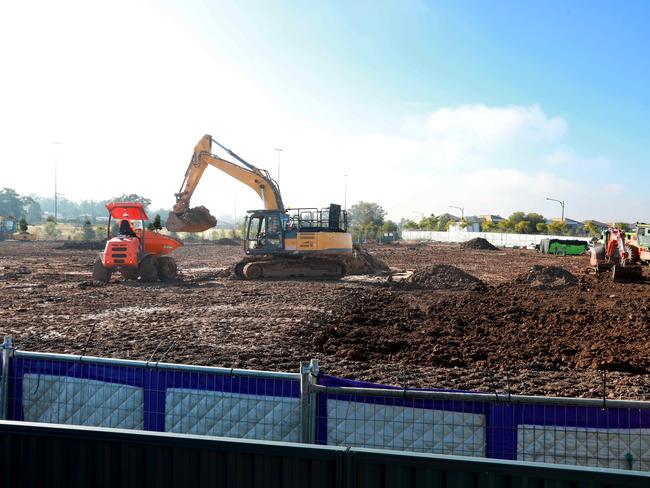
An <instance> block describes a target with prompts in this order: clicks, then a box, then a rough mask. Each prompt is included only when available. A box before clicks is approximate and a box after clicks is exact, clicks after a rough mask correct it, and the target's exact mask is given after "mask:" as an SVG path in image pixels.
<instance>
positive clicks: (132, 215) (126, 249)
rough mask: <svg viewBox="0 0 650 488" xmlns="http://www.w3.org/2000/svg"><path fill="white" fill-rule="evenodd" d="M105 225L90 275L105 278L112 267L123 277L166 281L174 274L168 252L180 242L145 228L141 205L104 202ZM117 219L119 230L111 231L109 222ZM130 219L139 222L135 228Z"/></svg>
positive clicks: (173, 263) (146, 218)
mask: <svg viewBox="0 0 650 488" xmlns="http://www.w3.org/2000/svg"><path fill="white" fill-rule="evenodd" d="M106 209H107V210H108V228H107V236H108V239H107V241H106V247H105V248H104V252H101V253H99V256H98V257H97V259H96V260H95V263H94V265H93V279H95V280H97V281H101V282H104V283H106V282H108V281H109V280H110V278H111V274H112V273H113V272H114V271H119V272H120V273H121V274H122V276H123V277H124V278H126V279H130V280H137V279H138V278H140V280H142V281H157V280H161V281H169V280H172V279H174V278H175V277H176V274H177V267H176V261H174V258H172V257H171V256H169V254H170V253H171V252H172V251H174V250H175V249H177V248H179V247H181V246H182V245H183V244H182V243H181V242H180V241H178V240H176V239H174V238H172V237H169V236H165V235H163V234H159V233H158V232H154V231H149V230H145V224H144V223H145V221H147V220H149V217H147V213H146V212H145V210H144V206H143V205H142V204H141V203H135V202H113V203H109V204H107V205H106ZM113 220H118V221H119V225H118V232H117V234H116V235H111V222H112V221H113ZM133 221H139V222H141V228H139V229H135V228H134V227H133V225H132V222H133Z"/></svg>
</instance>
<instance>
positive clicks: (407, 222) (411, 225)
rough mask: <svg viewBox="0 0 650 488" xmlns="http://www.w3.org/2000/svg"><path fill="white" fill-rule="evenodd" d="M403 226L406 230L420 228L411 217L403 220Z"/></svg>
mask: <svg viewBox="0 0 650 488" xmlns="http://www.w3.org/2000/svg"><path fill="white" fill-rule="evenodd" d="M401 227H402V229H404V230H418V229H419V228H420V227H419V226H418V224H417V223H416V222H413V221H412V220H409V219H407V220H404V221H402V223H401Z"/></svg>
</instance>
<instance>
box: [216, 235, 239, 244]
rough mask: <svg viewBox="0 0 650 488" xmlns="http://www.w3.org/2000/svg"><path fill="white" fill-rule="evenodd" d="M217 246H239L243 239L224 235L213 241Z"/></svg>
mask: <svg viewBox="0 0 650 488" xmlns="http://www.w3.org/2000/svg"><path fill="white" fill-rule="evenodd" d="M213 242H214V243H215V244H216V245H217V246H239V245H241V241H240V240H237V239H229V238H228V237H222V238H221V239H216V240H215V241H213Z"/></svg>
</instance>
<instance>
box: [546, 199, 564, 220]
mask: <svg viewBox="0 0 650 488" xmlns="http://www.w3.org/2000/svg"><path fill="white" fill-rule="evenodd" d="M546 199H547V200H549V201H551V202H557V203H559V204H560V205H562V223H564V200H557V199H555V198H548V197H546Z"/></svg>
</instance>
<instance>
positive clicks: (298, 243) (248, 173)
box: [166, 135, 372, 279]
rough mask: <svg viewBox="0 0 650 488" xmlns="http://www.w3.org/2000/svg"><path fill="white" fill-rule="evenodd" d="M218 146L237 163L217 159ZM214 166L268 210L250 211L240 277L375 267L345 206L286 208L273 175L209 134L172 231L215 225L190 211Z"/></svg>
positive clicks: (190, 171) (325, 274) (179, 199)
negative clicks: (356, 242)
mask: <svg viewBox="0 0 650 488" xmlns="http://www.w3.org/2000/svg"><path fill="white" fill-rule="evenodd" d="M213 143H214V144H215V145H216V146H218V147H219V148H221V149H222V150H223V151H225V153H226V154H228V155H229V156H230V157H231V158H232V159H234V160H235V161H236V162H231V161H228V160H226V159H224V158H222V157H220V156H218V155H216V154H213V152H212V144H213ZM209 165H210V166H214V167H215V168H217V169H219V170H221V171H223V172H224V173H226V174H228V175H230V176H232V177H233V178H235V179H236V180H238V181H240V182H242V183H244V184H245V185H247V186H248V187H250V188H251V189H252V190H253V191H255V192H256V193H257V194H258V195H259V196H260V198H261V199H262V204H263V208H262V209H260V210H249V211H248V216H247V217H246V222H245V237H244V251H245V254H246V257H245V258H244V259H242V260H241V261H240V262H239V263H237V264H236V265H235V267H234V273H235V275H237V276H238V277H240V278H245V279H260V278H288V277H302V278H339V277H341V276H343V275H345V274H360V273H359V270H360V269H362V268H366V269H370V268H372V263H371V262H369V255H367V254H365V255H364V254H363V253H362V252H361V251H360V250H358V249H354V248H353V245H352V237H351V235H350V233H349V232H348V231H347V213H346V212H345V211H344V210H341V206H340V205H336V204H331V205H330V206H329V207H328V208H323V209H319V208H298V209H288V208H285V206H284V203H283V202H282V196H281V194H280V188H279V187H278V184H277V182H276V181H274V180H273V178H271V176H270V175H269V173H268V171H266V170H263V169H260V168H258V167H256V166H254V165H252V164H250V163H248V162H247V161H245V160H244V159H242V158H241V157H239V156H238V155H237V154H235V153H234V152H232V151H231V150H229V149H228V148H226V147H224V146H223V145H221V144H220V143H219V142H217V141H216V140H215V139H213V138H212V136H210V135H205V136H203V137H202V138H201V140H200V141H199V142H198V144H197V145H196V146H195V148H194V153H193V154H192V158H191V161H190V164H189V166H188V168H187V171H186V172H185V178H184V180H183V183H182V185H181V189H180V191H179V192H178V193H176V204H175V205H174V207H173V210H172V212H170V213H169V216H168V217H167V223H166V227H167V230H169V231H172V232H201V231H204V230H207V229H209V228H211V227H214V226H215V225H216V223H217V220H216V219H215V218H214V217H213V216H212V215H211V214H210V212H209V211H208V209H206V208H205V207H195V208H190V199H191V197H192V194H193V193H194V190H195V189H196V186H197V185H198V183H199V181H200V179H201V176H202V175H203V172H204V171H205V170H206V168H207V167H208V166H209ZM370 259H372V257H370Z"/></svg>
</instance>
